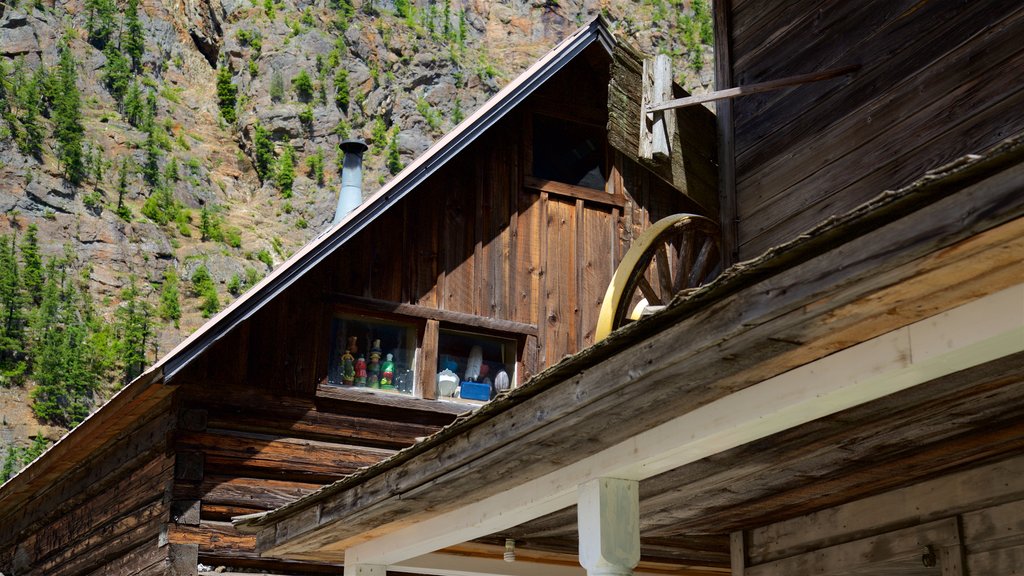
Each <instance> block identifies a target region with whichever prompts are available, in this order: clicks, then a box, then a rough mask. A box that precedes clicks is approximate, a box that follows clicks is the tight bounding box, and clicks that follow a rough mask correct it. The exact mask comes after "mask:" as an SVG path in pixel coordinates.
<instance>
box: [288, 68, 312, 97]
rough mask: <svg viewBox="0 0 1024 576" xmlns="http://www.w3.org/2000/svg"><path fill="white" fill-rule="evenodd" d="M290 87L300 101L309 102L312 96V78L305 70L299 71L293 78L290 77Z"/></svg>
mask: <svg viewBox="0 0 1024 576" xmlns="http://www.w3.org/2000/svg"><path fill="white" fill-rule="evenodd" d="M292 88H294V89H295V95H296V96H297V97H298V98H299V101H300V102H309V100H310V99H311V98H313V80H312V79H311V78H310V77H309V73H308V72H306V71H305V70H301V71H299V73H298V75H296V76H295V78H292Z"/></svg>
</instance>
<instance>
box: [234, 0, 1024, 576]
mask: <svg viewBox="0 0 1024 576" xmlns="http://www.w3.org/2000/svg"><path fill="white" fill-rule="evenodd" d="M714 10H715V19H716V50H717V54H716V59H717V61H716V65H717V69H718V70H717V71H718V88H719V89H721V90H726V89H729V88H733V87H741V86H750V85H756V84H758V83H762V82H767V81H776V80H783V79H785V78H787V77H792V76H794V75H802V74H813V73H819V72H825V71H828V70H834V69H837V68H844V67H847V66H851V65H852V66H856V67H857V70H856V72H854V73H852V74H844V75H842V76H841V77H833V78H832V79H830V80H827V81H820V82H811V83H805V84H801V85H797V86H793V85H790V86H788V87H786V88H785V89H778V90H774V91H769V92H763V93H758V94H748V95H746V96H740V97H736V98H734V99H727V100H721V101H719V102H718V105H717V108H718V114H717V126H718V134H719V136H720V138H719V151H720V153H719V159H720V162H719V166H720V172H719V175H720V183H721V187H720V190H721V195H720V202H721V204H720V205H721V221H722V223H723V228H724V235H723V240H724V242H725V244H726V245H727V246H728V247H729V249H727V250H726V251H725V252H726V259H727V264H728V263H733V265H732V266H731V267H729V268H727V269H726V270H725V272H723V274H722V275H721V276H719V277H718V278H717V279H715V280H714V281H713V282H711V283H710V284H708V285H706V286H703V287H701V288H699V289H697V290H693V291H687V292H685V293H682V294H679V295H678V296H677V297H676V298H675V299H673V300H672V301H671V302H670V303H669V305H668V306H667V307H666V308H664V309H662V310H660V311H658V312H656V313H654V314H652V315H649V316H647V317H645V318H642V319H641V320H640V321H638V322H636V323H633V324H631V325H628V326H626V327H624V328H622V329H619V330H618V331H616V332H614V333H612V334H611V336H610V337H608V338H607V339H606V340H603V341H601V342H599V343H597V344H595V345H594V346H592V347H590V348H588V349H585V350H584V351H583V352H581V353H578V354H576V355H574V356H572V357H570V358H567V359H565V360H563V361H561V362H560V363H558V364H556V365H555V366H553V367H551V368H550V369H548V370H546V371H544V372H542V373H540V374H538V375H537V376H536V377H534V378H533V379H532V380H530V381H529V382H528V383H526V384H525V385H524V386H522V387H521V388H519V389H517V390H515V391H513V392H512V393H511V394H509V395H508V396H507V397H503V398H501V399H498V400H496V401H494V402H492V403H491V404H489V405H488V406H487V409H486V410H480V411H477V412H475V413H474V414H472V415H471V416H468V417H466V418H463V419H460V420H459V421H457V422H456V423H454V424H453V425H451V426H449V427H447V428H445V429H444V430H442V431H441V432H439V433H438V434H435V435H434V436H432V437H430V438H428V439H427V440H425V441H424V442H421V443H419V444H417V445H415V446H413V447H412V448H410V449H409V450H407V451H406V452H405V453H403V455H402V456H401V457H399V458H391V459H388V460H385V461H383V462H381V463H380V464H379V465H377V466H376V467H375V468H373V469H371V470H366V471H361V472H358V473H356V474H354V475H352V476H349V477H347V478H345V479H344V480H342V481H339V482H337V483H335V484H332V485H331V486H329V487H326V488H324V489H322V490H320V491H318V492H317V493H315V494H311V495H309V496H306V497H304V498H302V499H300V500H298V501H296V502H293V503H291V504H288V505H287V506H284V507H282V508H279V509H277V510H275V511H272V512H269V513H262V514H257V515H251V516H247V517H241V518H236V519H235V523H236V525H238V526H240V527H242V528H243V529H244V530H245V531H247V532H249V533H253V534H256V535H257V540H258V546H259V549H260V551H261V553H262V554H263V555H264V556H269V557H276V558H315V559H321V560H325V561H327V560H330V561H334V562H344V564H345V574H346V575H348V576H355V575H362V576H383V575H384V574H385V573H387V572H405V573H410V572H411V573H418V574H436V575H443V574H493V575H509V576H511V575H523V576H526V575H531V574H545V575H552V574H558V575H562V574H564V575H566V576H579V575H582V574H584V573H586V574H588V575H590V576H597V575H612V574H614V575H620V574H621V575H627V574H666V573H671V574H690V575H712V574H732V575H734V576H783V575H785V576H810V575H814V576H850V575H854V574H880V575H886V576H890V575H892V576H896V575H900V576H902V575H914V576H927V575H932V574H934V575H940V574H941V575H968V576H981V575H984V576H1010V575H1017V574H1021V573H1022V567H1024V420H1022V418H1021V415H1022V414H1024V89H1022V86H1021V79H1020V75H1019V73H1017V72H1018V71H1020V70H1021V69H1022V65H1024V44H1022V43H1021V42H1020V41H1019V38H1020V37H1021V35H1022V34H1024V7H1022V6H1021V5H1020V4H1019V3H1005V2H998V1H994V0H986V1H980V2H968V3H964V2H953V1H941V0H934V1H924V2H921V1H916V0H915V1H902V0H897V1H888V0H870V1H866V2H829V3H825V4H822V3H821V2H811V1H810V0H796V1H792V2H786V3H770V2H761V1H758V0H720V1H716V2H715V8H714ZM615 81H616V77H615V75H614V74H613V78H612V82H613V85H614V84H615ZM734 92H740V93H742V92H743V91H742V90H737V91H734ZM612 128H613V129H614V125H613V126H612ZM610 137H611V138H612V139H615V138H617V136H616V135H615V134H614V133H613V134H612V135H611V136H610ZM508 560H511V562H509V561H508Z"/></svg>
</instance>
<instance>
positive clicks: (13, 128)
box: [0, 60, 18, 138]
mask: <svg viewBox="0 0 1024 576" xmlns="http://www.w3.org/2000/svg"><path fill="white" fill-rule="evenodd" d="M10 74H11V72H10V71H9V70H8V69H7V63H6V62H5V61H4V60H0V117H3V119H4V122H6V123H7V129H8V130H9V131H10V133H11V134H12V135H13V136H15V138H17V130H18V124H17V118H16V117H15V115H14V112H12V110H11V108H12V104H14V103H15V101H16V98H15V97H14V95H15V87H14V84H13V83H12V82H11V76H10Z"/></svg>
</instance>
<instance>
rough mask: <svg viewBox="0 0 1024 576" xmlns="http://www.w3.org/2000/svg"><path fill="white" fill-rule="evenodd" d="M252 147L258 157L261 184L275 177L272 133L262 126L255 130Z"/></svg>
mask: <svg viewBox="0 0 1024 576" xmlns="http://www.w3.org/2000/svg"><path fill="white" fill-rule="evenodd" d="M252 146H253V149H254V151H255V156H256V174H258V175H259V177H260V181H261V182H266V181H267V180H268V179H270V178H271V177H272V176H273V170H274V143H273V142H272V141H271V140H270V132H269V131H267V129H266V128H264V127H263V126H261V125H260V124H256V127H255V128H254V129H253V137H252Z"/></svg>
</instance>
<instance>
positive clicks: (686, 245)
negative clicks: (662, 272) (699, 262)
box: [672, 228, 695, 293]
mask: <svg viewBox="0 0 1024 576" xmlns="http://www.w3.org/2000/svg"><path fill="white" fill-rule="evenodd" d="M694 235H695V232H694V231H693V230H691V229H689V228H687V229H686V231H685V232H684V234H683V237H682V240H681V241H680V242H679V252H678V254H676V262H678V264H677V265H676V276H675V278H674V281H673V282H672V292H673V293H676V292H679V291H680V290H682V289H683V288H686V286H687V284H686V282H687V280H688V279H689V277H690V268H691V266H692V264H693V244H694Z"/></svg>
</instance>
